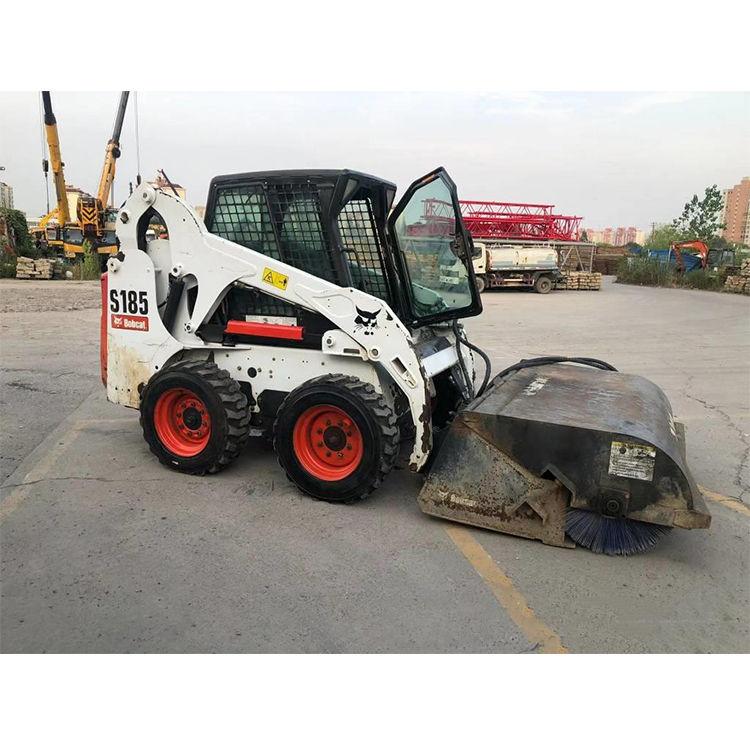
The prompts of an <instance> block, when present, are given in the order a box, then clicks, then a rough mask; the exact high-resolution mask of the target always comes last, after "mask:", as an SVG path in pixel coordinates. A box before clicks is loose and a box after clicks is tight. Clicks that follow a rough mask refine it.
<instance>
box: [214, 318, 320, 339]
mask: <svg viewBox="0 0 750 750" xmlns="http://www.w3.org/2000/svg"><path fill="white" fill-rule="evenodd" d="M224 333H235V334H238V335H240V336H264V337H265V338H269V339H291V340H293V341H302V337H303V336H304V333H305V329H304V328H303V327H302V326H282V325H276V324H275V323H250V322H247V321H244V320H230V321H229V322H228V323H227V327H226V328H225V329H224Z"/></svg>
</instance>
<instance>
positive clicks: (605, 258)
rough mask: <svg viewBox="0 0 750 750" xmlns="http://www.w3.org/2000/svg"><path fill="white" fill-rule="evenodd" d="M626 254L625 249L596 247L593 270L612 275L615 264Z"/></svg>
mask: <svg viewBox="0 0 750 750" xmlns="http://www.w3.org/2000/svg"><path fill="white" fill-rule="evenodd" d="M627 254H628V249H627V248H626V247H597V248H596V255H594V263H593V270H594V271H598V272H599V273H603V274H607V275H614V274H616V273H617V264H618V263H619V262H620V260H622V258H624V257H625V256H626V255H627Z"/></svg>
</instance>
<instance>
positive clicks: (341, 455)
mask: <svg viewBox="0 0 750 750" xmlns="http://www.w3.org/2000/svg"><path fill="white" fill-rule="evenodd" d="M336 455H337V456H338V457H339V458H343V457H344V454H343V453H337V454H336Z"/></svg>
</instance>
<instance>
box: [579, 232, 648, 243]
mask: <svg viewBox="0 0 750 750" xmlns="http://www.w3.org/2000/svg"><path fill="white" fill-rule="evenodd" d="M586 237H587V239H588V241H589V242H595V243H597V244H599V245H617V246H618V247H622V246H623V245H627V244H628V242H637V243H638V244H639V245H642V244H643V243H644V242H645V241H646V233H645V232H644V231H642V230H640V229H636V228H635V227H617V228H616V229H613V228H612V227H607V228H606V229H602V230H599V229H594V228H593V227H589V228H588V229H586Z"/></svg>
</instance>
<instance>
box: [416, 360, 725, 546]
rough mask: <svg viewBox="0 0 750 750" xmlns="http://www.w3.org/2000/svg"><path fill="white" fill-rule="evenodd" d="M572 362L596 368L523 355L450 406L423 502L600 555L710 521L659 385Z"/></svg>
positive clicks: (467, 519)
mask: <svg viewBox="0 0 750 750" xmlns="http://www.w3.org/2000/svg"><path fill="white" fill-rule="evenodd" d="M555 359H557V361H561V360H564V359H565V358H552V361H555ZM577 361H578V362H581V363H584V364H590V365H593V366H594V367H595V368H596V369H588V368H586V367H578V366H573V365H569V364H552V363H551V361H550V359H548V360H542V361H540V360H530V361H527V362H521V363H519V364H518V365H516V366H515V367H514V368H510V369H509V370H506V371H505V372H504V373H502V374H501V375H500V376H498V378H496V380H495V382H494V383H493V384H492V385H491V386H490V387H489V388H488V389H487V391H486V392H485V393H484V395H482V396H481V397H479V398H477V399H475V400H474V401H472V403H470V404H469V405H468V406H467V407H466V408H465V409H463V410H462V411H461V412H459V414H458V415H457V416H456V419H455V420H454V422H453V424H452V425H451V428H450V430H449V432H448V434H447V436H446V438H445V441H444V442H443V444H442V446H441V448H440V451H439V453H438V454H437V456H436V458H435V462H434V464H433V465H432V468H431V470H430V473H429V476H428V477H427V481H426V482H425V486H424V488H423V489H422V492H421V493H420V496H419V503H420V506H421V508H422V510H423V511H424V512H425V513H429V514H431V515H435V516H440V517H442V518H449V519H451V520H455V521H461V522H463V523H469V524H473V525H476V526H483V527H485V528H489V529H495V530H497V531H506V532H509V533H512V534H516V535H519V536H526V537H531V538H535V539H541V540H542V541H543V542H545V543H546V544H553V545H557V546H561V547H564V546H571V545H572V542H578V543H579V544H582V545H583V546H585V547H588V548H589V549H592V550H593V551H595V552H604V553H606V554H632V553H635V552H643V551H645V550H646V549H648V548H649V547H651V546H653V545H654V544H656V542H657V541H659V539H660V538H661V537H662V536H663V535H664V534H666V533H667V532H668V531H669V530H670V528H671V527H673V526H677V527H680V528H685V529H697V528H707V527H708V525H709V523H710V516H709V514H708V512H707V510H706V507H705V503H704V501H703V499H702V497H701V494H700V491H699V490H698V488H697V487H696V485H695V482H694V481H693V478H692V476H691V475H690V472H689V470H688V468H687V466H686V464H685V450H684V446H685V441H684V430H683V427H682V425H681V424H679V423H676V422H675V421H674V418H673V417H672V412H671V409H670V406H669V402H668V401H667V399H666V397H665V396H664V394H663V393H662V391H661V390H659V388H657V387H656V386H655V385H654V384H653V383H651V382H649V381H648V380H645V379H644V378H641V377H638V376H636V375H625V374H622V373H618V372H613V371H612V370H611V368H610V366H607V365H605V363H602V362H599V361H598V360H577Z"/></svg>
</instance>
